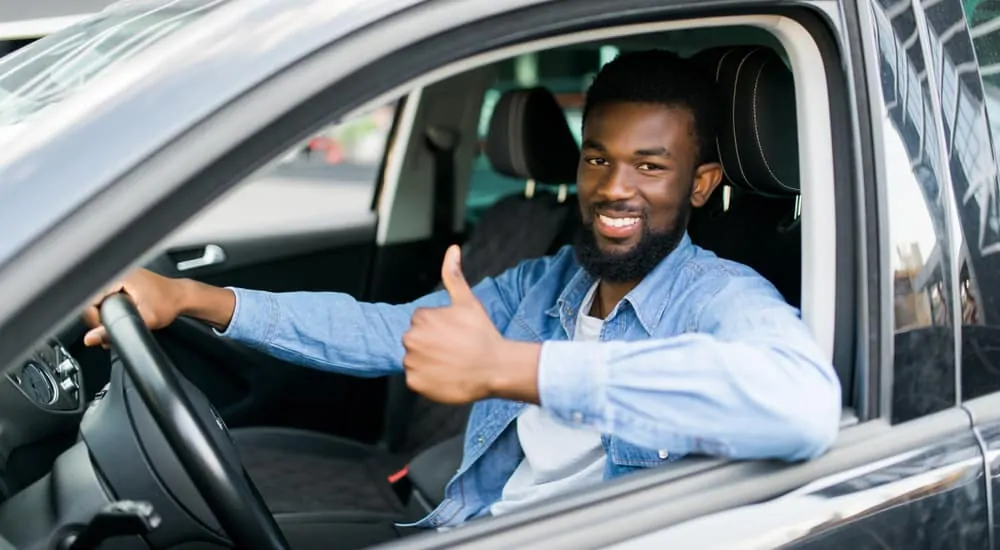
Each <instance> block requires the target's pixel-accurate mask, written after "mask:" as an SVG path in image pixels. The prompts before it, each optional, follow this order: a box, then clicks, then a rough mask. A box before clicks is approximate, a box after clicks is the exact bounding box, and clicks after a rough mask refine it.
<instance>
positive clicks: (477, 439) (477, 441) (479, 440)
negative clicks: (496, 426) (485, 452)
mask: <svg viewBox="0 0 1000 550" xmlns="http://www.w3.org/2000/svg"><path fill="white" fill-rule="evenodd" d="M483 441H486V438H485V437H483V436H479V437H477V438H476V443H479V444H480V445H482V444H483Z"/></svg>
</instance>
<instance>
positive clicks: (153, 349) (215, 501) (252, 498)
mask: <svg viewBox="0 0 1000 550" xmlns="http://www.w3.org/2000/svg"><path fill="white" fill-rule="evenodd" d="M101 322H102V324H103V325H104V326H105V327H106V328H107V331H108V336H109V338H110V340H111V346H112V348H113V349H114V350H115V351H116V352H117V354H118V356H119V357H120V358H121V361H122V364H123V365H124V367H125V370H126V372H128V374H129V376H130V377H131V379H132V383H133V384H134V385H135V388H136V390H137V391H138V393H139V396H140V397H141V398H142V400H143V402H144V403H145V404H146V406H147V407H148V408H149V412H150V414H151V415H152V417H153V419H154V421H155V422H156V425H157V426H158V427H159V428H160V430H161V431H162V432H163V435H164V437H165V438H166V440H167V442H168V444H169V445H170V448H171V449H172V450H173V451H174V453H176V455H177V457H178V460H179V461H180V463H181V465H182V466H183V467H184V469H185V471H186V472H187V474H188V475H189V476H190V477H191V479H192V480H193V481H194V484H195V486H196V487H197V488H198V491H199V493H200V494H201V497H202V498H203V499H204V500H205V502H206V503H207V504H208V507H209V509H210V510H211V511H212V513H213V514H214V515H215V517H216V519H217V520H218V521H219V524H220V525H221V526H222V528H223V529H224V530H225V531H226V532H227V533H228V534H229V536H230V537H231V538H232V541H233V543H234V545H235V546H236V547H237V548H247V549H252V548H261V549H268V550H273V549H281V550H284V549H286V548H288V543H287V541H286V540H285V537H284V535H283V534H282V532H281V529H280V528H279V527H278V524H277V522H276V521H275V519H274V516H272V515H271V513H270V511H269V510H268V508H267V505H266V504H265V503H264V501H263V499H261V497H260V494H259V493H258V492H257V489H256V487H254V485H253V482H252V481H251V480H250V478H249V477H248V476H247V475H246V472H245V471H244V470H243V467H242V465H241V464H239V462H238V458H234V457H236V456H237V455H236V453H235V446H234V445H233V443H232V440H231V439H229V434H228V433H227V432H226V428H225V424H224V423H223V422H222V420H221V418H219V417H218V416H217V415H215V412H214V409H212V408H211V406H210V405H207V400H206V403H205V405H207V410H210V411H211V416H214V418H212V419H211V420H206V418H205V417H206V415H205V414H200V413H199V407H198V406H196V404H195V402H194V400H195V399H203V400H204V399H205V397H204V396H203V395H201V394H200V393H198V394H197V395H192V394H193V393H195V392H190V393H189V392H187V391H185V389H184V386H183V384H182V382H181V379H180V376H179V375H178V373H177V372H176V370H175V369H174V366H173V363H172V362H171V361H170V358H169V357H168V356H167V355H166V354H165V353H164V352H163V350H162V349H161V348H160V346H159V345H158V344H157V342H156V340H155V339H154V338H153V335H152V334H151V333H150V332H149V329H147V328H146V325H145V323H144V322H143V321H142V318H141V317H140V316H139V313H138V311H136V309H135V306H134V305H133V304H132V302H131V300H129V298H128V297H127V296H125V295H124V294H116V295H113V296H110V297H108V298H107V299H105V300H104V302H103V303H102V304H101ZM201 408H202V409H205V408H206V407H201ZM220 430H221V432H220ZM225 445H233V447H232V448H231V449H228V451H230V452H228V453H227V449H225V448H224V446H225Z"/></svg>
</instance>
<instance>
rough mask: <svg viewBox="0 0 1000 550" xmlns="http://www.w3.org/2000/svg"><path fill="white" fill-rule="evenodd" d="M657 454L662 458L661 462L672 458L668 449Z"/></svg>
mask: <svg viewBox="0 0 1000 550" xmlns="http://www.w3.org/2000/svg"><path fill="white" fill-rule="evenodd" d="M657 454H658V455H659V456H660V460H666V459H667V457H668V456H670V453H668V452H667V450H666V449H660V452H659V453H657Z"/></svg>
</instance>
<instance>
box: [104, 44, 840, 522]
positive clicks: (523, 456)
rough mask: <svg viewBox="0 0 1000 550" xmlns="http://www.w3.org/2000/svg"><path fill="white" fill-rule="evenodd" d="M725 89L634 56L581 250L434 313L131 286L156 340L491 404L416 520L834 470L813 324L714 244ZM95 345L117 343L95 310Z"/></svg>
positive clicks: (622, 73) (417, 307)
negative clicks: (249, 350)
mask: <svg viewBox="0 0 1000 550" xmlns="http://www.w3.org/2000/svg"><path fill="white" fill-rule="evenodd" d="M714 108H715V104H714V101H713V85H712V83H711V82H710V81H709V80H707V79H706V77H705V76H704V75H703V74H701V72H700V71H699V70H698V69H697V68H695V67H694V66H692V65H691V64H690V63H689V62H687V61H684V60H682V59H680V58H678V57H676V56H674V55H673V54H670V53H666V52H660V51H647V52H639V53H631V54H624V55H622V56H620V57H618V58H617V59H616V60H614V61H612V62H611V63H609V64H607V65H606V66H605V67H604V68H603V69H602V70H601V72H600V73H599V74H598V75H597V77H596V79H595V80H594V82H593V84H592V86H591V87H590V89H589V90H588V93H587V100H586V107H585V109H584V113H583V147H582V154H581V158H580V163H579V171H578V195H579V202H580V210H581V214H582V219H583V226H582V227H581V230H580V232H579V235H578V238H577V240H576V242H575V244H574V245H573V246H567V247H564V248H563V249H562V250H560V251H559V252H558V253H557V254H556V255H555V256H552V257H546V258H541V259H537V260H532V261H527V262H524V263H522V264H521V265H519V266H517V267H516V268H514V269H511V270H509V271H507V272H505V273H503V274H501V275H500V276H498V277H496V278H491V279H487V280H484V281H483V282H480V283H479V284H477V285H476V286H475V288H470V287H469V286H468V285H467V284H466V281H465V280H464V278H463V276H462V272H461V269H460V265H459V262H460V259H459V249H458V248H457V247H452V248H450V249H449V250H448V252H447V254H446V257H445V260H444V264H443V266H442V272H441V276H442V281H443V283H444V286H445V290H442V291H440V292H436V293H433V294H430V295H428V296H425V297H423V298H421V299H419V300H417V301H415V302H413V303H410V304H404V305H398V306H392V305H386V304H367V303H359V302H357V301H356V300H354V299H353V298H351V297H349V296H346V295H343V294H337V293H304V292H302V293H280V294H272V293H266V292H259V291H250V290H245V289H224V288H215V287H210V286H206V285H204V284H200V283H196V282H192V281H187V280H172V279H166V278H163V277H160V276H158V275H155V274H152V273H149V272H146V271H140V272H137V273H135V274H132V275H131V276H129V277H128V278H127V279H126V280H125V281H124V282H122V283H120V284H118V285H116V286H115V287H114V288H112V289H111V290H112V291H119V290H124V291H125V292H127V293H128V294H129V295H130V296H131V297H132V298H133V300H134V301H135V302H136V303H137V305H138V308H139V312H140V313H141V314H142V315H143V318H144V319H145V320H146V322H147V324H148V325H149V326H150V327H151V328H154V329H155V328H160V327H163V326H166V325H168V324H170V323H171V322H172V321H173V320H174V319H175V318H176V317H177V316H178V315H186V316H190V317H194V318H197V319H200V320H203V321H205V322H207V323H209V324H211V325H212V326H214V327H215V328H216V329H217V330H218V331H220V334H222V335H223V336H224V337H227V338H232V339H234V340H238V341H241V342H244V343H246V344H248V345H250V346H253V347H255V348H257V349H260V350H263V351H265V352H267V353H270V354H272V355H274V356H277V357H280V358H282V359H286V360H289V361H293V362H296V363H299V364H302V365H307V366H311V367H314V368H319V369H326V370H331V371H337V372H342V373H349V374H354V375H358V376H375V375H386V374H391V373H396V372H400V371H405V373H406V378H407V383H408V385H409V386H410V387H411V388H412V389H413V390H415V391H416V392H419V393H421V394H423V395H424V396H426V397H428V398H430V399H433V400H436V401H440V402H446V403H468V402H477V403H476V405H475V407H474V409H473V411H472V413H471V416H470V419H469V423H468V427H467V430H466V440H465V447H464V452H465V455H464V459H463V461H462V466H461V468H460V469H459V471H458V473H457V474H456V475H455V477H454V478H453V480H452V481H451V483H449V485H448V489H447V491H446V498H445V500H444V502H442V503H441V505H440V506H439V507H438V508H437V510H435V511H434V512H433V513H431V514H430V515H429V516H428V517H427V518H424V519H423V520H422V521H420V522H418V523H417V524H416V525H418V526H421V527H440V526H454V525H459V524H461V523H462V522H464V521H466V520H468V519H471V518H475V517H483V516H488V515H498V514H503V513H505V512H508V511H510V510H515V509H518V508H521V507H523V506H525V505H527V504H530V503H533V502H537V501H539V500H541V499H543V498H546V497H549V496H552V495H557V494H562V493H565V492H566V491H568V490H570V489H574V488H579V487H584V486H586V485H588V484H593V483H597V482H600V481H601V480H603V479H608V478H612V477H616V476H618V475H621V474H623V473H626V472H628V471H631V470H635V469H637V468H644V467H649V466H654V465H657V464H662V463H665V462H668V461H670V460H673V459H676V458H680V457H683V456H686V455H690V454H707V455H715V456H722V457H730V458H734V459H759V458H777V459H783V460H800V459H808V458H812V457H816V456H818V455H820V454H821V453H823V452H824V451H825V450H826V449H827V448H828V447H829V445H830V444H831V443H832V441H833V439H834V438H835V436H836V433H837V429H838V421H839V417H840V386H839V382H838V380H837V377H836V375H835V373H834V371H833V369H832V367H831V365H830V363H829V361H828V360H827V359H826V358H824V356H823V353H822V352H821V351H820V350H819V349H818V347H817V345H816V344H815V342H814V341H813V339H812V338H811V336H810V334H809V331H808V330H807V328H806V327H805V326H804V324H803V323H802V322H801V320H800V319H799V317H798V315H797V312H796V311H795V310H794V309H793V308H792V307H790V306H789V305H787V304H786V303H785V302H784V301H783V299H782V298H781V296H780V294H779V293H778V292H777V291H776V290H775V289H774V288H773V286H772V285H771V284H769V283H768V282H767V281H766V280H764V279H763V278H762V277H760V276H759V275H758V274H756V273H755V272H753V271H752V270H751V269H749V268H747V267H745V266H741V265H738V264H735V263H732V262H728V261H725V260H722V259H720V258H718V257H716V256H715V255H714V254H712V253H710V252H708V251H705V250H702V249H700V248H698V247H697V246H695V245H693V244H692V243H691V241H690V239H689V237H688V236H687V234H686V225H687V221H688V217H689V214H690V212H691V208H692V207H700V206H702V205H703V204H705V202H706V200H707V199H708V197H709V195H710V194H711V193H712V191H713V190H714V189H715V187H716V186H717V185H718V184H719V182H720V180H721V179H722V169H721V167H720V165H719V164H717V163H716V162H713V161H712V160H711V153H712V152H713V147H714V128H715V112H714ZM87 317H88V319H89V321H90V323H91V324H92V325H93V326H95V327H96V328H94V329H93V330H92V331H91V332H89V333H88V334H87V336H86V338H85V340H86V342H87V343H88V344H89V345H97V344H104V345H106V343H107V342H106V333H105V331H104V329H103V328H101V327H99V326H98V319H97V309H96V306H95V307H94V308H92V309H91V310H89V312H88V313H87Z"/></svg>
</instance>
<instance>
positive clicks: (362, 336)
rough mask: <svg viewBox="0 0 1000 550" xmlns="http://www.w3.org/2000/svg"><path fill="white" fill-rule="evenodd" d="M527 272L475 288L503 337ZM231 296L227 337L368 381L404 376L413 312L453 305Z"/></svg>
mask: <svg viewBox="0 0 1000 550" xmlns="http://www.w3.org/2000/svg"><path fill="white" fill-rule="evenodd" d="M528 267H529V266H528V265H527V264H522V265H521V266H518V267H517V268H514V269H512V270H509V271H507V272H505V273H503V274H501V275H500V276H498V277H497V278H495V279H493V278H488V279H485V280H483V281H482V282H480V283H479V284H477V285H476V286H475V287H473V292H474V293H475V295H476V296H477V297H478V298H479V300H480V302H482V304H483V307H484V308H485V309H486V312H487V313H488V314H489V316H490V319H492V321H493V323H494V324H495V325H496V326H497V328H498V330H501V331H503V330H505V329H506V326H507V324H508V323H509V322H510V318H511V316H512V315H513V312H514V310H515V309H516V306H517V304H518V303H519V302H520V296H521V295H522V290H523V285H524V284H525V283H526V281H525V278H526V273H529V270H528V269H527V268H528ZM530 271H535V270H530ZM231 290H233V292H235V293H236V309H235V310H234V311H233V318H232V320H231V321H230V323H229V326H228V327H227V328H226V330H225V331H224V332H221V333H219V334H221V335H222V336H224V337H227V338H231V339H233V340H236V341H239V342H241V343H243V344H246V345H248V346H250V347H252V348H254V349H257V350H260V351H263V352H265V353H267V354H269V355H271V356H273V357H277V358H279V359H283V360H285V361H289V362H291V363H296V364H299V365H303V366H307V367H312V368H316V369H320V370H327V371H332V372H339V373H343V374H350V375H353V376H365V377H374V376H381V375H387V374H392V373H397V372H402V370H403V355H404V353H405V351H404V349H403V343H402V338H403V333H405V332H406V331H407V330H409V328H410V318H411V317H412V316H413V312H414V311H415V310H416V309H418V308H423V307H441V306H446V305H448V304H449V303H450V300H449V298H448V294H447V292H445V291H443V290H441V291H437V292H433V293H431V294H428V295H426V296H424V297H422V298H420V299H418V300H416V301H414V302H410V303H407V304H401V305H390V304H384V303H365V302H360V301H358V300H355V299H354V298H352V297H351V296H349V295H347V294H342V293H337V292H282V293H272V292H264V291H259V290H247V289H241V288H233V289H231Z"/></svg>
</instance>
